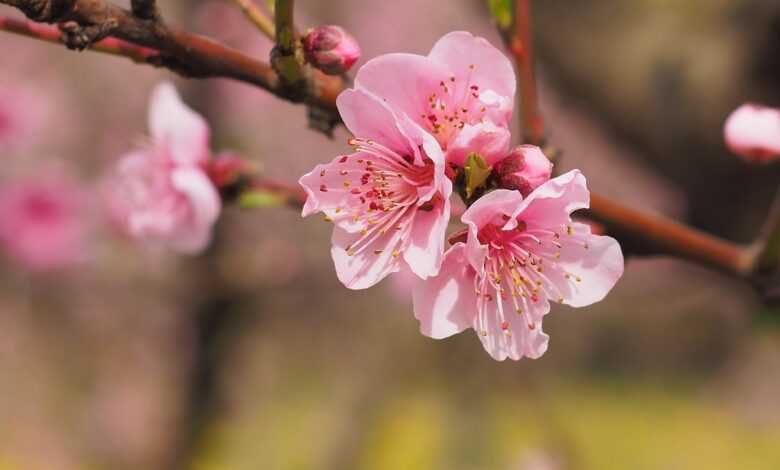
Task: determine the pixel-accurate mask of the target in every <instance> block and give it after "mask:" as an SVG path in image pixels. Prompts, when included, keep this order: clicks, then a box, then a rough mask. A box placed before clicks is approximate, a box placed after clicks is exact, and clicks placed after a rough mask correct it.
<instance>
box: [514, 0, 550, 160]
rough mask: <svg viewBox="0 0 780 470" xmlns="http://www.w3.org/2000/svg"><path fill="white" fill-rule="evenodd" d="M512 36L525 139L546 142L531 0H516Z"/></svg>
mask: <svg viewBox="0 0 780 470" xmlns="http://www.w3.org/2000/svg"><path fill="white" fill-rule="evenodd" d="M504 38H505V40H506V39H508V44H507V45H508V47H509V49H510V50H511V51H512V54H513V55H514V57H515V63H516V64H517V74H518V76H519V79H520V110H521V113H522V117H521V119H522V124H523V141H524V142H528V143H532V144H535V145H542V143H543V141H544V121H542V116H541V115H540V114H539V105H538V99H537V96H536V79H535V74H534V54H533V51H534V49H533V42H532V37H531V2H530V0H515V8H514V27H513V29H512V35H511V37H510V38H506V36H504Z"/></svg>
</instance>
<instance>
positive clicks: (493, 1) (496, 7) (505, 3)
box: [487, 0, 512, 30]
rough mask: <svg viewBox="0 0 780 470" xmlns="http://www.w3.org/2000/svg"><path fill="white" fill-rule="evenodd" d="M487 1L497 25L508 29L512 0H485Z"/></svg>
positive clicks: (510, 20) (510, 22)
mask: <svg viewBox="0 0 780 470" xmlns="http://www.w3.org/2000/svg"><path fill="white" fill-rule="evenodd" d="M487 3H488V8H490V15H491V16H492V17H493V20H494V21H495V22H496V24H497V25H498V27H499V28H501V29H503V30H508V29H509V28H510V27H511V26H512V0H487Z"/></svg>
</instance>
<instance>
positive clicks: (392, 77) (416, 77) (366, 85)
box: [355, 54, 451, 122]
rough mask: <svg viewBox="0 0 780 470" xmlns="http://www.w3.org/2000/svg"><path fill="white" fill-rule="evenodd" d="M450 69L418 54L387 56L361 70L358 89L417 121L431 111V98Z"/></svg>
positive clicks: (369, 62) (375, 59)
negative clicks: (378, 98) (429, 100)
mask: <svg viewBox="0 0 780 470" xmlns="http://www.w3.org/2000/svg"><path fill="white" fill-rule="evenodd" d="M450 75H451V74H450V73H449V69H448V68H447V66H446V65H443V64H439V63H436V62H434V61H432V60H429V59H428V58H427V57H424V56H420V55H415V54H385V55H382V56H379V57H377V58H374V59H371V60H369V61H368V62H366V64H365V65H363V66H362V67H361V68H360V70H358V73H357V76H356V77H355V87H356V88H358V89H363V90H366V91H368V92H370V93H372V94H373V95H375V96H378V97H381V98H382V99H383V100H384V101H385V102H386V103H387V104H388V106H390V107H391V108H392V109H393V110H394V111H396V112H397V113H405V114H406V115H407V116H409V117H410V118H411V119H413V120H414V121H415V122H419V121H418V119H420V116H421V115H422V114H427V113H428V111H429V109H430V108H429V103H428V97H429V96H430V94H431V93H432V92H436V91H439V89H440V87H439V83H441V82H442V81H444V80H448V79H449V77H450Z"/></svg>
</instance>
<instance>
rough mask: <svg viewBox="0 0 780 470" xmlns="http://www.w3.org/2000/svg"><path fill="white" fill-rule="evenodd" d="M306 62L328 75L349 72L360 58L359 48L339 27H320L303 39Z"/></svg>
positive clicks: (353, 39)
mask: <svg viewBox="0 0 780 470" xmlns="http://www.w3.org/2000/svg"><path fill="white" fill-rule="evenodd" d="M303 53H304V55H305V56H306V61H307V62H309V63H310V64H311V65H313V66H314V67H316V68H318V69H320V70H322V71H323V72H325V73H327V74H329V75H338V74H341V73H344V72H346V71H347V70H349V68H350V67H352V65H353V64H354V63H355V62H357V60H358V59H359V58H360V46H358V43H357V41H356V40H355V38H353V37H352V36H351V35H350V34H349V33H347V32H346V31H344V29H343V28H341V27H340V26H332V25H326V26H320V27H318V28H314V29H312V30H311V31H309V33H308V34H306V37H304V38H303Z"/></svg>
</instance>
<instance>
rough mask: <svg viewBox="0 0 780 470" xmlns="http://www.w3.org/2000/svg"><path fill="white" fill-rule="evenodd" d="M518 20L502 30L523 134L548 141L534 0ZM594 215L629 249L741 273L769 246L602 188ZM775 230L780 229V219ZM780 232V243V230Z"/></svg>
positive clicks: (522, 4) (522, 3)
mask: <svg viewBox="0 0 780 470" xmlns="http://www.w3.org/2000/svg"><path fill="white" fill-rule="evenodd" d="M513 25H514V27H513V30H512V32H511V34H502V38H503V39H504V41H505V43H506V45H507V47H508V49H509V50H510V52H511V53H512V56H513V57H514V59H515V63H516V64H517V68H518V78H519V82H520V83H519V87H520V95H521V100H522V102H521V107H522V120H523V133H524V136H523V137H524V139H525V140H526V141H530V142H532V143H536V144H540V143H542V142H543V141H544V121H543V120H542V118H541V116H540V113H539V109H538V99H537V88H536V76H535V74H534V70H533V57H534V55H533V43H532V41H531V9H530V0H515V1H514V18H513ZM502 33H504V32H502ZM778 207H779V208H780V205H778ZM778 210H780V209H778ZM589 215H590V216H591V217H593V218H594V219H596V220H598V221H599V222H601V223H603V224H604V225H605V226H606V227H607V229H608V231H609V232H610V233H611V234H613V235H615V236H616V238H618V240H619V241H620V243H621V245H622V246H623V248H624V251H626V252H627V253H631V254H671V255H675V256H679V257H682V258H686V259H688V260H692V261H696V262H699V263H702V264H705V265H708V266H711V267H715V268H718V269H720V270H723V271H726V272H728V273H731V274H734V275H737V276H742V277H748V276H753V275H755V271H756V270H757V269H758V264H759V253H761V252H763V251H764V249H763V248H762V246H764V245H765V243H766V242H765V241H763V240H759V241H757V242H756V243H755V244H753V245H751V246H749V247H745V246H741V245H738V244H736V243H733V242H730V241H728V240H724V239H721V238H718V237H715V236H713V235H709V234H706V233H703V232H701V231H698V230H696V229H694V228H692V227H688V226H686V225H684V224H682V223H679V222H676V221H674V220H671V219H669V218H666V217H663V216H660V215H651V214H648V213H645V212H641V211H638V210H635V209H632V208H629V207H626V206H624V205H622V204H620V203H618V202H615V201H611V200H609V199H607V198H605V197H603V196H599V195H598V194H591V207H590V210H589ZM774 233H778V234H780V225H778V228H777V231H775V232H774ZM777 238H778V244H779V245H780V235H778V236H777Z"/></svg>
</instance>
